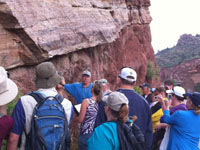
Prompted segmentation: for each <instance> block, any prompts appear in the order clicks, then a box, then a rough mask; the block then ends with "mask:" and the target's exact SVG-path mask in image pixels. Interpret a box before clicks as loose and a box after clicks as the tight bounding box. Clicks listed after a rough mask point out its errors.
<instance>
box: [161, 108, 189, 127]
mask: <svg viewBox="0 0 200 150" xmlns="http://www.w3.org/2000/svg"><path fill="white" fill-rule="evenodd" d="M178 110H187V107H186V105H185V104H180V105H177V106H175V107H172V108H171V109H170V110H169V112H170V115H172V114H173V113H174V112H176V111H178ZM160 122H161V123H163V122H164V120H163V116H162V117H161V118H160Z"/></svg>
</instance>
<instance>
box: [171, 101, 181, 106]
mask: <svg viewBox="0 0 200 150" xmlns="http://www.w3.org/2000/svg"><path fill="white" fill-rule="evenodd" d="M180 104H182V103H181V102H180V101H178V100H176V101H175V102H174V103H173V106H172V107H176V106H178V105H180Z"/></svg>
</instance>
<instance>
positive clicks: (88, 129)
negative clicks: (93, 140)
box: [80, 99, 98, 135]
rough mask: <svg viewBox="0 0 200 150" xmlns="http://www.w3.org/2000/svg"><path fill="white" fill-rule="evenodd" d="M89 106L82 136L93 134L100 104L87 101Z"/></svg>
mask: <svg viewBox="0 0 200 150" xmlns="http://www.w3.org/2000/svg"><path fill="white" fill-rule="evenodd" d="M87 101H88V103H89V105H88V108H87V110H86V113H85V118H84V120H83V122H82V123H81V127H80V135H84V134H90V133H92V132H93V129H94V124H95V120H96V116H97V112H98V104H97V102H96V101H95V100H92V99H87Z"/></svg>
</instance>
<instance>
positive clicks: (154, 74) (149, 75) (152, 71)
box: [146, 61, 160, 81]
mask: <svg viewBox="0 0 200 150" xmlns="http://www.w3.org/2000/svg"><path fill="white" fill-rule="evenodd" d="M159 72H160V70H159V68H157V67H155V66H154V64H153V62H151V61H150V62H149V63H148V65H147V72H146V80H147V81H152V80H153V79H157V78H158V76H159Z"/></svg>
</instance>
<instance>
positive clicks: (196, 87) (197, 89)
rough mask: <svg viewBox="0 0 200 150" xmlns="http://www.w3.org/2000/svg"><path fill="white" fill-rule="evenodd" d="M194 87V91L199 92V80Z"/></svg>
mask: <svg viewBox="0 0 200 150" xmlns="http://www.w3.org/2000/svg"><path fill="white" fill-rule="evenodd" d="M194 89H195V91H196V92H200V82H198V83H197V84H196V85H195V86H194Z"/></svg>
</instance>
